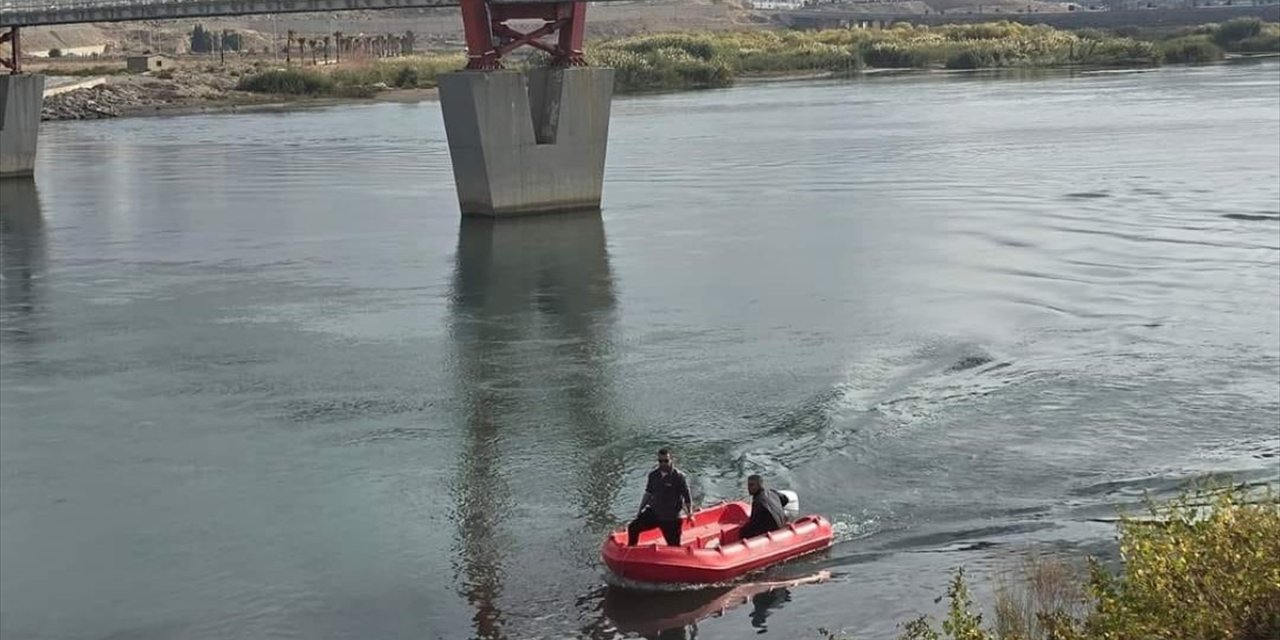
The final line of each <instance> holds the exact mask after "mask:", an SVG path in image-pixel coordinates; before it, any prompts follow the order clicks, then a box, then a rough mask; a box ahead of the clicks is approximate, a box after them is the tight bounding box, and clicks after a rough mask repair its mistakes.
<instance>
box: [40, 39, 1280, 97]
mask: <svg viewBox="0 0 1280 640" xmlns="http://www.w3.org/2000/svg"><path fill="white" fill-rule="evenodd" d="M586 53H587V60H588V62H589V63H590V64H593V65H601V66H610V67H613V68H614V69H615V93H616V94H618V95H626V94H635V93H644V92H661V91H684V90H696V89H715V88H723V87H729V86H732V85H734V84H735V83H738V82H743V81H751V80H760V79H781V78H793V77H795V78H800V77H804V78H813V77H853V76H858V75H861V74H871V73H877V72H884V71H915V72H928V71H957V72H958V71H976V70H991V69H1023V70H1046V69H1149V68H1155V67H1159V66H1161V65H1165V64H1203V63H1212V62H1216V61H1220V60H1223V59H1225V58H1226V57H1228V56H1232V55H1241V56H1243V55H1277V54H1280V24H1277V23H1268V22H1264V21H1262V20H1258V19H1254V18H1241V19H1236V20H1231V21H1228V22H1225V23H1222V24H1206V25H1201V26H1197V27H1189V28H1182V29H1162V30H1137V29H1118V30H1097V29H1084V30H1075V31H1068V30H1062V29H1055V28H1053V27H1049V26H1046V25H1024V24H1020V23H1014V22H990V23H982V24H971V25H949V26H941V27H927V26H913V25H910V24H905V23H902V24H898V25H894V26H893V27H891V28H888V29H856V28H845V29H830V30H823V31H792V30H766V29H757V30H746V31H732V32H716V33H672V34H657V35H646V36H633V37H627V38H621V39H616V40H605V41H600V42H596V43H592V44H590V45H589V46H588V49H587V52H586ZM465 61H466V59H465V57H464V56H463V55H462V54H461V53H451V54H424V55H417V56H412V57H406V58H393V59H383V60H374V61H361V62H355V63H344V64H340V65H327V66H325V65H315V66H303V67H289V68H274V64H275V63H273V62H271V61H269V60H257V61H254V62H252V63H247V62H241V63H239V64H237V65H233V66H228V67H218V66H214V65H203V66H200V65H191V66H183V65H179V66H178V67H175V68H172V69H167V70H165V71H161V72H156V73H155V74H147V75H146V76H128V77H123V78H122V76H127V74H126V73H125V72H124V71H123V70H122V69H116V68H114V67H105V66H96V67H81V68H78V69H71V70H69V71H68V72H67V73H66V75H78V76H92V75H107V76H112V78H111V79H110V80H109V81H108V83H107V84H105V85H102V86H100V87H96V88H93V89H84V90H78V91H72V92H68V93H67V94H63V95H60V96H53V97H51V98H49V99H48V100H46V103H47V105H46V111H45V119H77V118H95V117H113V116H116V115H143V114H150V113H160V114H163V113H187V112H199V111H209V110H241V109H244V110H258V109H263V108H280V107H282V106H284V107H290V106H308V105H323V104H333V103H334V102H337V101H347V100H362V99H378V100H411V99H417V100H421V99H429V98H431V97H433V96H434V89H435V86H436V78H437V76H438V75H439V74H441V73H446V72H449V71H454V70H457V69H460V68H462V67H463V66H464V64H465ZM544 63H545V59H543V58H538V57H532V58H526V59H524V60H521V61H517V62H514V63H512V66H513V67H515V68H520V67H528V66H535V65H539V64H544ZM56 69H57V67H56V66H53V67H51V69H50V71H52V72H53V73H57V71H56Z"/></svg>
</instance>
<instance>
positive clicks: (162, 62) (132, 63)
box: [125, 53, 173, 73]
mask: <svg viewBox="0 0 1280 640" xmlns="http://www.w3.org/2000/svg"><path fill="white" fill-rule="evenodd" d="M125 65H126V67H127V68H128V69H129V71H132V72H134V73H142V72H144V71H159V70H161V69H168V68H170V67H172V66H173V58H170V57H169V56H162V55H159V54H155V53H149V54H147V55H143V56H129V57H128V58H126V59H125Z"/></svg>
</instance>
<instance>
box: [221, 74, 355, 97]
mask: <svg viewBox="0 0 1280 640" xmlns="http://www.w3.org/2000/svg"><path fill="white" fill-rule="evenodd" d="M236 88H237V89H239V90H240V91H252V92H253V93H274V94H279V95H291V96H320V95H329V94H332V93H333V90H334V82H333V80H332V79H330V78H329V77H328V76H324V75H321V74H319V73H315V72H312V71H298V70H296V69H285V70H277V71H266V72H263V73H258V74H254V75H251V76H245V77H243V78H241V79H240V82H239V83H238V84H236Z"/></svg>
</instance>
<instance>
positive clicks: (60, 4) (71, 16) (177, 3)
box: [0, 0, 611, 28]
mask: <svg viewBox="0 0 1280 640" xmlns="http://www.w3.org/2000/svg"><path fill="white" fill-rule="evenodd" d="M490 1H491V2H493V3H495V4H506V3H510V2H554V1H555V0H490ZM595 1H597V2H599V1H604V2H608V1H611V0H595ZM457 5H458V0H0V28H8V27H30V26H40V25H54V24H76V23H82V22H129V21H134V20H178V19H183V18H212V17H217V16H246V15H257V14H270V13H313V12H316V13H319V12H330V11H374V10H380V9H421V8H430V7H454V6H457Z"/></svg>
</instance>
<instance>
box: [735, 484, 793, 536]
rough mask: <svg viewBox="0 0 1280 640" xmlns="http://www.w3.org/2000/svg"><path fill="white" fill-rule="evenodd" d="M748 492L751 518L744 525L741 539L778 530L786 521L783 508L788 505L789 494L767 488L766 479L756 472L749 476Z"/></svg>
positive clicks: (740, 534)
mask: <svg viewBox="0 0 1280 640" xmlns="http://www.w3.org/2000/svg"><path fill="white" fill-rule="evenodd" d="M747 493H749V494H751V519H750V520H748V521H747V523H746V524H745V525H742V531H741V533H739V534H738V538H739V539H740V540H746V539H747V538H754V537H756V536H758V535H761V534H764V533H768V532H770V531H776V530H778V529H781V528H782V524H783V523H784V522H786V516H785V515H783V512H782V508H783V507H785V506H787V496H785V495H783V494H781V493H778V492H777V491H774V490H773V489H766V488H765V486H764V479H762V478H761V477H760V476H758V475H756V474H752V475H750V476H747Z"/></svg>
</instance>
